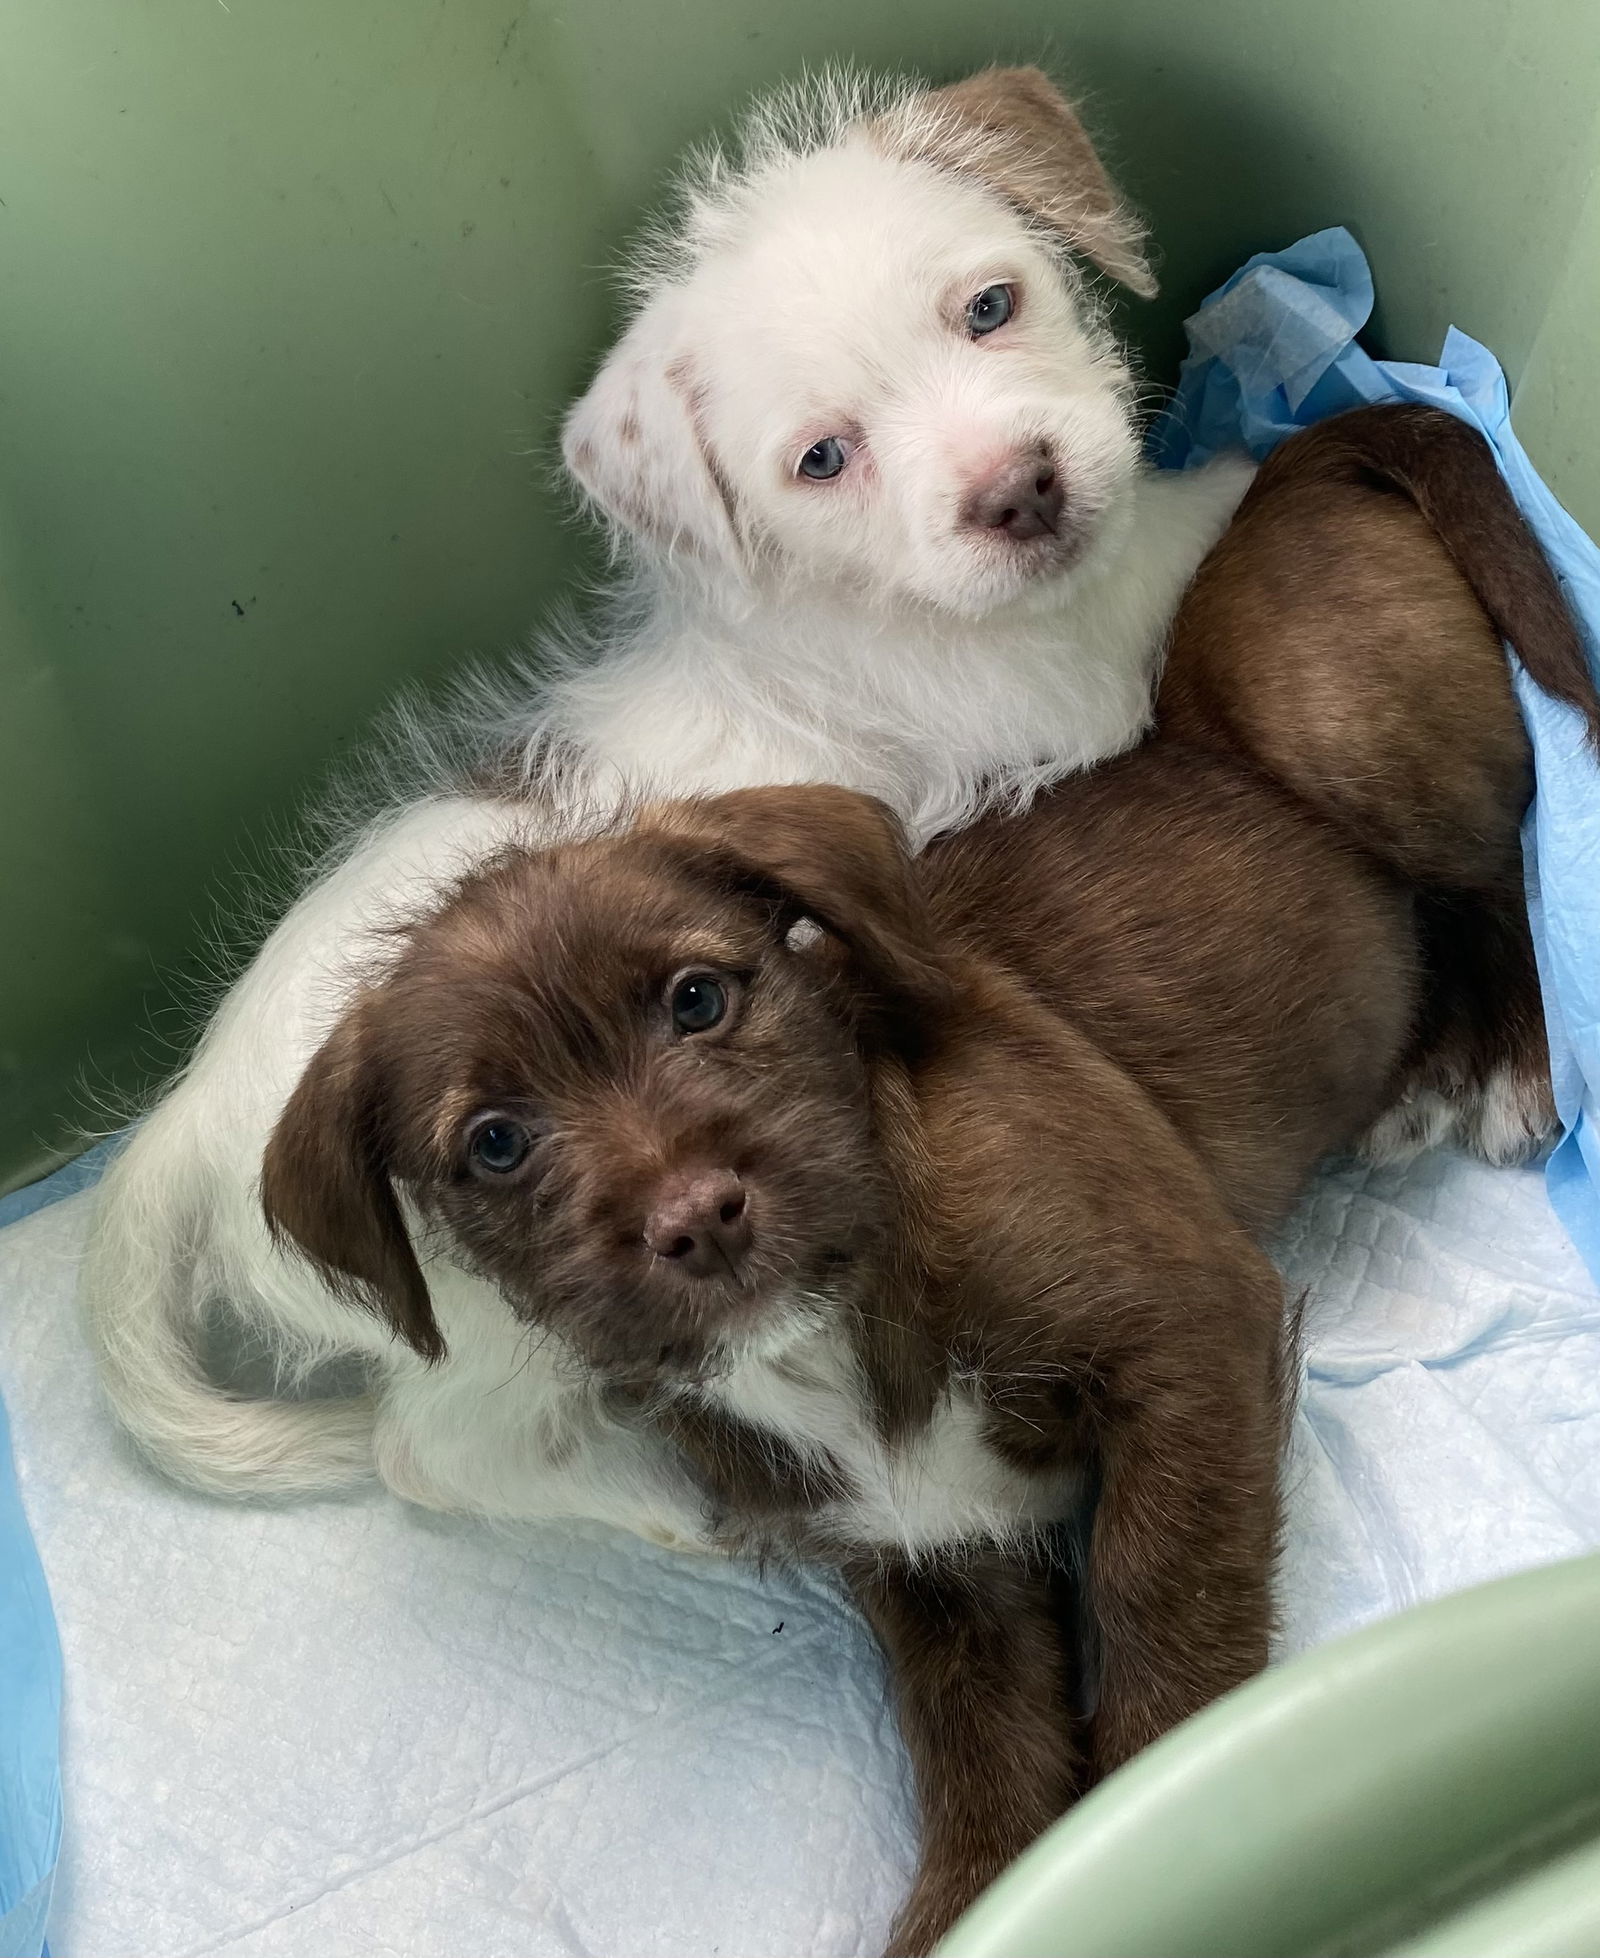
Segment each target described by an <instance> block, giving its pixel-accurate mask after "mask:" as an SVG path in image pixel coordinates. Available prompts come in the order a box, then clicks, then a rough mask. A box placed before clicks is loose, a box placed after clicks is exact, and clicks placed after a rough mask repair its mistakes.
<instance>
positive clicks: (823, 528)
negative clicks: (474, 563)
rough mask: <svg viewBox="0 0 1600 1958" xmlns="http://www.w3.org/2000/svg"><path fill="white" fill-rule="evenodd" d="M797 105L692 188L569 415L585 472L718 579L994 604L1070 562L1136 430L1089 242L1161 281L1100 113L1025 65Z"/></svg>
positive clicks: (1106, 267)
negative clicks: (810, 110) (804, 125)
mask: <svg viewBox="0 0 1600 1958" xmlns="http://www.w3.org/2000/svg"><path fill="white" fill-rule="evenodd" d="M781 121H782V118H776V119H775V118H774V117H772V116H771V115H769V116H768V118H767V120H766V122H764V123H763V124H761V125H760V127H759V128H758V130H757V135H756V138H755V140H754V142H753V144H752V145H751V151H752V154H751V156H750V159H749V160H748V161H747V162H746V164H745V165H744V166H743V167H742V168H740V169H738V170H736V171H733V172H732V173H731V174H730V173H729V172H728V171H727V170H726V169H725V170H724V171H723V173H722V174H721V175H713V176H712V177H711V179H710V180H709V181H710V187H709V188H708V189H706V190H704V191H702V193H701V194H700V195H699V196H698V198H696V199H695V200H694V202H693V203H692V205H691V209H690V212H689V216H688V218H687V220H686V222H685V225H684V228H683V231H682V234H681V235H680V237H679V238H678V240H677V243H678V245H679V247H680V251H679V254H678V257H677V259H676V260H675V261H673V262H671V264H670V265H669V269H668V270H667V272H666V274H665V275H664V276H662V277H658V278H657V279H656V280H655V281H654V282H653V284H652V287H651V296H649V297H648V298H647V300H646V302H645V304H644V305H643V307H642V309H641V310H640V312H639V313H638V315H637V317H636V318H635V320H634V322H633V324H632V326H631V327H630V328H629V330H628V332H627V333H626V334H625V335H624V337H623V339H622V341H621V343H620V344H619V345H618V347H617V348H616V349H615V351H614V352H613V353H612V355H611V357H610V358H609V359H608V360H607V362H606V363H605V365H604V367H603V368H602V369H601V371H600V374H599V376H598V378H597V379H596V380H595V382H594V385H593V386H592V387H591V388H590V390H589V392H588V393H587V394H586V395H585V396H584V397H583V399H582V400H581V401H579V402H578V403H577V405H576V406H575V407H574V408H573V410H572V412H571V414H570V415H569V417H568V420H567V425H566V429H565V437H564V452H565V456H566V461H567V466H568V468H569V470H570V471H571V473H572V475H573V476H574V477H575V478H576V480H577V482H578V483H579V485H580V486H581V487H582V488H583V490H584V491H585V492H586V493H587V495H588V497H589V498H590V500H591V501H592V502H593V503H594V504H595V505H596V506H598V508H599V509H600V510H601V511H602V512H603V514H604V515H605V516H606V517H607V518H608V519H609V520H610V521H611V522H612V523H613V525H614V526H616V527H617V528H618V529H619V530H620V531H622V532H623V533H624V534H625V535H627V536H629V537H631V538H632V539H634V540H635V541H637V542H640V543H643V544H645V545H647V546H651V547H654V548H655V549H657V550H658V551H661V552H664V553H672V554H674V555H675V556H676V557H677V558H678V559H679V560H680V561H687V562H689V563H698V564H699V565H700V566H701V567H702V569H704V570H706V571H707V572H708V573H709V574H710V575H711V576H712V577H714V578H724V579H726V578H748V577H750V576H751V575H753V574H754V573H755V572H756V571H757V570H758V569H759V568H761V567H765V568H767V569H768V570H770V571H772V572H773V573H775V574H778V575H782V574H784V573H787V574H790V575H794V574H799V575H801V576H803V577H811V578H823V579H826V580H829V581H836V582H842V583H844V584H846V585H847V586H849V587H851V588H852V589H854V590H856V591H857V592H858V593H860V594H862V595H864V596H867V597H872V598H877V599H879V600H882V601H886V602H889V603H894V604H904V603H905V602H906V601H907V600H911V601H921V602H923V603H929V604H932V605H935V606H937V607H940V608H942V609H944V610H948V611H953V612H956V613H959V614H965V615H969V616H978V615H981V614H983V613H984V612H987V611H989V610H991V609H993V608H994V607H995V606H997V605H1001V604H1004V603H1006V602H1008V601H1010V600H1012V599H1015V598H1017V597H1019V596H1020V595H1021V594H1023V593H1024V592H1025V591H1027V590H1028V589H1030V588H1031V587H1033V586H1035V585H1037V584H1038V583H1039V582H1040V581H1044V580H1054V579H1059V578H1063V577H1066V576H1069V575H1070V573H1071V571H1072V568H1073V567H1074V566H1075V565H1078V564H1080V563H1081V562H1082V561H1083V560H1084V559H1085V557H1086V556H1087V555H1088V554H1089V553H1090V552H1091V549H1092V546H1093V545H1094V543H1095V541H1096V539H1097V538H1098V537H1099V536H1101V535H1102V534H1103V533H1104V530H1105V527H1106V525H1107V523H1108V521H1109V520H1110V518H1111V517H1112V515H1113V513H1114V512H1115V511H1116V510H1117V508H1118V507H1119V505H1120V504H1121V502H1122V501H1123V499H1124V497H1125V493H1126V491H1127V488H1128V485H1129V483H1130V481H1131V478H1132V474H1133V470H1134V466H1135V461H1136V455H1137V443H1136V436H1135V432H1134V427H1133V422H1132V415H1131V404H1130V390H1129V377H1128V373H1127V370H1126V368H1125V366H1124V364H1123V362H1122V360H1121V358H1120V356H1119V354H1118V352H1117V350H1116V347H1115V345H1114V343H1113V342H1112V341H1111V340H1110V338H1109V337H1108V336H1107V334H1106V333H1105V332H1104V330H1103V329H1102V328H1101V327H1100V326H1099V325H1098V323H1097V315H1096V309H1095V308H1094V307H1093V306H1092V305H1091V304H1090V303H1089V302H1088V299H1087V297H1086V292H1085V287H1084V283H1083V279H1082V277H1081V274H1080V271H1079V269H1078V261H1079V260H1087V261H1088V262H1089V263H1091V264H1093V265H1095V266H1097V267H1098V268H1099V269H1100V270H1102V271H1103V272H1105V273H1107V274H1108V275H1109V276H1110V277H1112V278H1114V279H1117V280H1119V281H1121V282H1122V283H1123V284H1125V285H1127V286H1129V287H1130V288H1131V289H1132V290H1134V291H1135V292H1138V293H1141V294H1146V295H1148V294H1149V293H1152V292H1153V291H1154V290H1155V286H1154V281H1153V279H1152V277H1151V274H1150V269H1149V266H1148V264H1147V262H1146V259H1145V257H1144V254H1143V249H1142V233H1141V229H1140V227H1139V225H1138V223H1137V221H1136V220H1135V219H1134V217H1133V216H1132V214H1131V213H1130V212H1129V211H1128V209H1127V208H1126V206H1125V205H1124V204H1123V202H1122V200H1121V197H1120V196H1119V194H1118V192H1117V190H1116V188H1115V186H1114V185H1113V184H1112V183H1111V181H1110V179H1109V178H1108V177H1107V175H1106V173H1105V171H1104V170H1103V168H1102V167H1101V165H1100V163H1099V160H1098V159H1097V157H1096V156H1095V153H1094V149H1093V147H1092V146H1091V144H1090V142H1089V140H1088V138H1087V136H1086V135H1085V134H1084V131H1083V128H1082V125H1081V124H1080V123H1079V121H1078V119H1077V117H1076V116H1075V115H1074V113H1073V111H1072V110H1071V108H1070V107H1069V106H1068V104H1067V103H1066V102H1065V101H1064V100H1063V99H1062V97H1061V96H1060V95H1059V94H1058V93H1057V92H1056V90H1055V89H1054V87H1053V86H1052V85H1051V84H1050V83H1049V82H1048V81H1047V80H1046V79H1045V77H1044V76H1043V75H1042V74H1040V73H1039V72H1038V71H1037V70H1036V69H1012V70H993V71H990V72H988V73H985V74H981V75H978V76H975V77H973V78H972V79H971V80H969V81H966V82H963V83H960V84H959V85H957V86H956V87H954V88H948V89H943V90H940V91H936V92H927V91H920V92H917V93H914V94H910V95H907V94H904V93H902V94H901V95H900V96H898V97H895V98H890V99H888V100H886V101H883V102H880V103H878V104H876V105H872V104H861V103H855V104H850V103H847V104H845V105H844V106H843V107H842V108H840V107H839V106H838V105H837V104H835V115H834V119H833V122H832V124H831V126H829V125H826V124H825V126H823V127H822V128H820V129H816V130H813V131H812V132H811V133H810V135H809V137H807V136H801V137H799V138H797V137H795V136H794V135H793V134H792V133H785V132H784V131H782V130H779V131H778V133H774V131H775V122H781ZM808 145H809V146H808Z"/></svg>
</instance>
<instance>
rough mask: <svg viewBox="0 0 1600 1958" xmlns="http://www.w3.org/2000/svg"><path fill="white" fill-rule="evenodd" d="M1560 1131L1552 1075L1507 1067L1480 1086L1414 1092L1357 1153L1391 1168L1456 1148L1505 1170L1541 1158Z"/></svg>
mask: <svg viewBox="0 0 1600 1958" xmlns="http://www.w3.org/2000/svg"><path fill="white" fill-rule="evenodd" d="M1560 1127H1561V1122H1560V1117H1559V1116H1558V1115H1557V1114H1556V1105H1555V1098H1554V1096H1553V1095H1552V1093H1551V1090H1550V1080H1549V1077H1548V1075H1546V1074H1544V1073H1543V1072H1542V1071H1537V1070H1536V1071H1529V1070H1527V1069H1525V1068H1517V1067H1512V1066H1505V1067H1498V1068H1496V1069H1495V1071H1494V1072H1493V1073H1492V1074H1491V1075H1490V1076H1489V1079H1488V1080H1487V1081H1486V1082H1485V1083H1483V1085H1482V1086H1479V1087H1471V1088H1466V1087H1463V1088H1457V1089H1452V1090H1450V1091H1449V1092H1448V1093H1445V1092H1441V1091H1440V1090H1439V1089H1437V1088H1421V1087H1419V1088H1412V1089H1408V1090H1407V1091H1406V1093H1405V1094H1404V1095H1402V1096H1401V1098H1400V1100H1399V1101H1397V1102H1396V1103H1395V1104H1394V1106H1393V1107H1392V1108H1387V1109H1385V1110H1384V1112H1383V1114H1381V1115H1380V1116H1379V1117H1378V1119H1377V1121H1375V1122H1374V1123H1373V1124H1372V1126H1371V1128H1369V1129H1368V1130H1367V1132H1366V1134H1365V1135H1364V1136H1362V1138H1361V1140H1360V1141H1359V1142H1358V1143H1357V1144H1356V1154H1357V1155H1358V1156H1360V1157H1361V1158H1362V1160H1363V1161H1365V1162H1369V1163H1373V1164H1377V1165H1382V1166H1385V1167H1391V1166H1396V1165H1402V1164H1405V1163H1409V1162H1412V1161H1414V1160H1415V1159H1416V1158H1417V1157H1418V1156H1420V1155H1421V1154H1422V1153H1423V1152H1424V1150H1427V1149H1434V1148H1438V1147H1439V1146H1441V1145H1442V1144H1452V1145H1454V1146H1455V1147H1456V1148H1458V1149H1464V1150H1465V1151H1466V1152H1467V1154H1468V1155H1472V1156H1477V1157H1478V1158H1479V1160H1480V1161H1482V1162H1486V1163H1492V1164H1494V1166H1495V1167H1496V1168H1497V1169H1505V1168H1509V1167H1511V1166H1512V1165H1513V1164H1516V1163H1525V1162H1527V1161H1529V1160H1530V1159H1531V1158H1532V1157H1534V1156H1536V1155H1538V1153H1539V1152H1540V1150H1541V1149H1543V1148H1545V1147H1546V1146H1547V1145H1548V1144H1549V1143H1551V1142H1552V1141H1554V1139H1555V1137H1556V1135H1557V1133H1558V1131H1559V1130H1560Z"/></svg>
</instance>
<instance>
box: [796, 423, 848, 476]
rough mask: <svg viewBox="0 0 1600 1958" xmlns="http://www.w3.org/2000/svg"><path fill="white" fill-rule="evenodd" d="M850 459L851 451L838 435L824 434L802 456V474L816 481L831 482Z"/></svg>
mask: <svg viewBox="0 0 1600 1958" xmlns="http://www.w3.org/2000/svg"><path fill="white" fill-rule="evenodd" d="M849 460H850V451H849V450H848V449H847V448H846V447H845V445H844V443H843V442H841V441H840V440H839V438H838V436H837V435H824V436H823V438H822V440H821V441H820V442H813V443H812V444H811V447H810V448H809V449H807V450H806V452H805V454H804V455H803V456H802V457H801V458H800V474H801V475H802V476H809V477H810V478H811V480H812V481H813V482H814V483H826V482H830V481H831V480H832V479H833V478H834V477H835V476H837V475H838V473H839V471H840V470H841V469H843V467H844V466H845V464H846V463H847V462H848V461H849Z"/></svg>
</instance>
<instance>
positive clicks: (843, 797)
mask: <svg viewBox="0 0 1600 1958" xmlns="http://www.w3.org/2000/svg"><path fill="white" fill-rule="evenodd" d="M645 826H646V827H648V828H651V829H654V830H656V831H657V832H665V833H667V834H669V835H671V836H673V837H675V838H681V839H682V840H684V841H686V842H691V843H694V844H696V845H698V846H700V847H702V848H704V849H705V850H707V851H708V852H709V853H710V854H711V855H712V856H713V857H714V858H715V859H716V861H717V863H718V865H719V867H720V869H721V871H722V873H723V874H724V875H725V876H727V877H728V879H729V880H730V881H731V882H733V883H735V884H737V885H740V886H743V887H744V888H747V889H749V890H752V891H756V892H760V893H763V894H765V895H768V896H770V897H772V898H773V899H774V900H775V901H776V902H777V903H778V904H779V905H780V906H782V907H783V908H784V909H786V910H787V911H788V912H790V913H791V914H792V915H793V916H794V917H801V916H804V917H808V918H812V919H814V920H815V921H816V923H817V924H819V925H821V926H822V927H823V929H824V930H825V931H827V932H828V933H829V935H830V936H832V937H834V938H837V939H838V940H840V941H841V942H842V943H843V944H844V945H845V946H846V947H847V948H848V949H849V951H850V953H851V955H852V958H853V960H854V963H855V966H856V970H857V973H858V975H859V977H860V978H861V979H862V980H863V982H864V983H865V984H866V985H867V986H868V987H869V988H870V989H871V991H872V992H873V993H875V994H876V995H877V997H878V1000H879V1002H880V1004H882V1005H884V1006H887V1007H889V1008H891V1009H894V1010H898V1011H910V1012H916V1013H920V1012H926V1011H934V1010H937V1009H938V1008H940V1007H942V1006H944V1005H945V1004H947V1003H948V1001H949V999H950V998H951V992H952V988H951V982H950V978H949V975H948V973H947V971H946V969H945V966H944V964H943V961H942V960H941V958H940V956H939V951H938V948H937V945H936V944H935V942H934V937H933V930H932V923H931V920H930V919H929V917H928V913H927V907H926V904H925V902H924V899H923V896H922V890H921V886H920V883H919V882H918V879H917V874H916V870H915V867H914V865H913V863H912V859H911V852H910V849H909V848H908V846H907V843H906V838H905V832H904V831H903V830H902V828H901V826H900V824H899V822H898V820H897V819H896V817H895V816H894V814H893V812H892V811H891V810H890V809H889V808H888V807H887V806H886V805H885V804H883V803H881V802H879V801H877V800H876V799H875V798H874V797H872V796H868V795H858V794H856V793H855V792H854V791H853V790H851V789H840V788H833V787H830V786H826V785H823V784H807V785H805V786H804V787H796V788H762V789H736V790H734V791H732V792H731V793H730V794H727V795H718V796H706V797H704V798H701V799H699V800H696V801H691V802H677V803H667V804H663V805H661V806H660V807H659V808H656V809H654V810H651V811H650V812H649V815H648V817H647V819H646V825H645Z"/></svg>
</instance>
